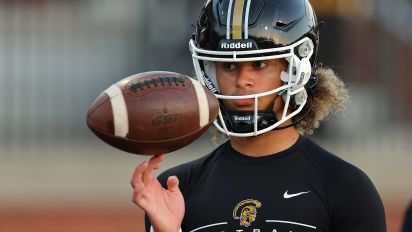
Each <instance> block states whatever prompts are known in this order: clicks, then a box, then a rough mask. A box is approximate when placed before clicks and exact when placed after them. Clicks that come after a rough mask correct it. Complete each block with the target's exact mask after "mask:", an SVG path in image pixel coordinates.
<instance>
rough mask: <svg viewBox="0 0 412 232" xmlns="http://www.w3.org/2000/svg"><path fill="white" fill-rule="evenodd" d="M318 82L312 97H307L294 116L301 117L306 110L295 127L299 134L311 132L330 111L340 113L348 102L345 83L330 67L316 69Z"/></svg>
mask: <svg viewBox="0 0 412 232" xmlns="http://www.w3.org/2000/svg"><path fill="white" fill-rule="evenodd" d="M316 75H317V77H318V84H317V88H316V91H315V93H314V97H313V98H311V97H309V98H308V102H307V103H306V105H305V107H304V108H303V109H302V111H301V113H300V114H298V115H297V116H296V118H299V117H301V114H302V113H303V112H307V111H308V110H309V112H308V114H307V115H306V117H305V118H304V119H303V120H302V121H300V122H299V123H298V124H297V125H295V128H296V129H297V130H298V131H299V133H300V134H307V135H309V134H312V133H313V130H314V129H316V128H318V127H319V124H320V122H321V121H323V120H324V119H325V118H326V117H327V116H328V115H329V114H330V113H332V114H335V115H337V114H339V113H342V112H343V111H344V109H345V107H346V105H347V103H348V102H349V94H348V89H347V88H346V86H345V83H343V81H342V80H341V79H340V78H339V77H338V76H337V75H336V74H335V72H334V71H333V70H332V69H330V68H324V67H320V68H318V69H316Z"/></svg>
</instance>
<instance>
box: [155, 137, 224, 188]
mask: <svg viewBox="0 0 412 232" xmlns="http://www.w3.org/2000/svg"><path fill="white" fill-rule="evenodd" d="M226 148H227V143H224V144H222V145H220V146H219V147H218V148H216V149H215V150H213V151H212V152H210V153H209V154H207V155H205V156H203V157H201V158H198V159H195V160H193V161H190V162H187V163H184V164H180V165H178V166H176V167H172V168H170V169H167V170H165V171H164V172H162V173H161V174H160V175H159V176H158V179H159V182H160V183H161V184H162V185H163V187H166V186H167V178H169V176H176V177H177V178H178V179H179V188H180V190H181V191H182V193H183V194H184V195H185V193H187V192H188V191H189V189H190V188H191V187H193V185H194V184H195V183H196V182H197V180H199V179H200V178H201V177H202V175H203V174H204V173H205V172H207V170H209V169H210V168H211V167H212V166H213V164H214V163H215V162H217V161H218V160H219V157H220V154H221V153H222V152H224V150H225V149H226Z"/></svg>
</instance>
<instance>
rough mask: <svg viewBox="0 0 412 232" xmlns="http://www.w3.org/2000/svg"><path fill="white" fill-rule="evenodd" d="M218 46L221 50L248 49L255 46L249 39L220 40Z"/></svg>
mask: <svg viewBox="0 0 412 232" xmlns="http://www.w3.org/2000/svg"><path fill="white" fill-rule="evenodd" d="M219 47H220V49H221V50H250V49H254V48H256V46H255V44H254V43H253V42H252V41H251V40H236V41H233V40H222V41H221V42H220V44H219Z"/></svg>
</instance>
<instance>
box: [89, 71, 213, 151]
mask: <svg viewBox="0 0 412 232" xmlns="http://www.w3.org/2000/svg"><path fill="white" fill-rule="evenodd" d="M218 113H219V102H218V100H217V99H216V97H215V95H214V94H213V93H212V92H210V91H209V90H208V89H207V88H206V87H204V86H203V85H201V84H200V82H198V81H197V80H194V79H192V78H190V77H188V76H185V75H182V74H178V73H173V72H164V71H156V72H146V73H140V74H136V75H133V76H130V77H127V78H125V79H123V80H121V81H119V82H117V83H115V84H113V85H112V86H110V87H109V88H108V89H106V90H105V91H103V92H102V93H101V94H100V96H99V97H97V99H96V100H95V101H94V103H93V104H92V105H91V107H90V108H89V111H88V113H87V125H88V127H89V128H90V129H91V130H92V131H93V133H94V134H95V135H96V136H97V137H99V138H100V139H101V140H103V141H104V142H106V143H108V144H109V145H111V146H113V147H116V148H118V149H120V150H123V151H126V152H130V153H133V154H139V155H156V154H166V153H170V152H172V151H175V150H177V149H179V148H182V147H184V146H186V145H188V144H189V143H191V142H193V141H194V140H196V139H197V138H198V137H200V136H201V135H202V134H203V133H204V132H205V131H206V130H207V129H208V128H209V127H210V125H211V124H212V122H213V121H214V120H215V118H216V117H217V115H218Z"/></svg>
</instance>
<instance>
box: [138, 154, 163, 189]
mask: <svg viewBox="0 0 412 232" xmlns="http://www.w3.org/2000/svg"><path fill="white" fill-rule="evenodd" d="M163 159H164V156H163V155H155V156H153V157H152V158H151V159H150V160H149V162H148V165H147V168H146V169H145V170H144V171H143V177H142V178H143V182H145V183H146V182H147V181H149V179H150V178H154V177H153V175H152V172H153V169H154V168H155V167H156V166H159V167H160V162H162V160H163Z"/></svg>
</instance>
